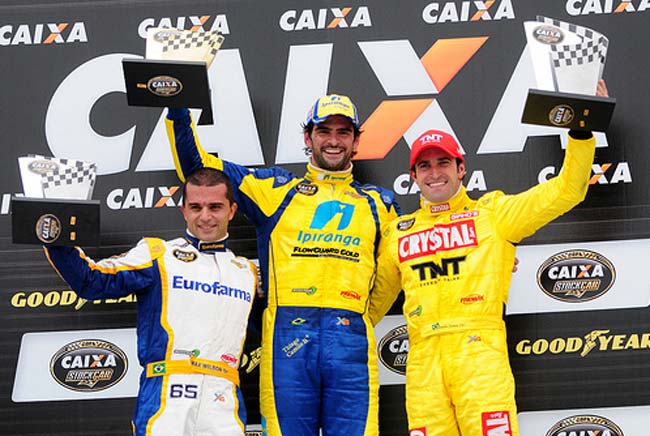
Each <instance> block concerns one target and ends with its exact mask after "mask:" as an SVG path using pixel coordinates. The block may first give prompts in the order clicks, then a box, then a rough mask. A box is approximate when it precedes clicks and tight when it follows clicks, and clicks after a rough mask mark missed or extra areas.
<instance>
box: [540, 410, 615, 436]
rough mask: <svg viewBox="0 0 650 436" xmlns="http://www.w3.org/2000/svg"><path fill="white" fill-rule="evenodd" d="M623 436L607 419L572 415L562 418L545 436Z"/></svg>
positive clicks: (595, 416)
mask: <svg viewBox="0 0 650 436" xmlns="http://www.w3.org/2000/svg"><path fill="white" fill-rule="evenodd" d="M583 434H584V435H602V436H623V432H622V431H621V429H620V428H619V427H618V426H617V425H616V424H614V423H613V422H612V421H610V420H609V419H607V418H603V417H602V416H597V415H574V416H570V417H568V418H564V419H563V420H561V421H560V422H558V423H557V424H555V425H554V426H553V427H551V429H550V430H549V431H548V432H547V433H546V436H569V435H583Z"/></svg>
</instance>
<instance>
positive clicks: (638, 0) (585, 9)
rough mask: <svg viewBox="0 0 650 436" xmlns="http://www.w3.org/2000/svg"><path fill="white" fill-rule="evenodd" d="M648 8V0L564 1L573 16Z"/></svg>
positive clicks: (617, 12) (568, 12) (636, 10)
mask: <svg viewBox="0 0 650 436" xmlns="http://www.w3.org/2000/svg"><path fill="white" fill-rule="evenodd" d="M635 4H636V5H637V6H636V7H635V6H634V5H635ZM649 8H650V1H648V0H635V1H631V0H567V2H566V12H567V14H569V15H573V16H576V15H589V14H596V15H602V14H620V13H621V12H643V11H645V10H646V9H649Z"/></svg>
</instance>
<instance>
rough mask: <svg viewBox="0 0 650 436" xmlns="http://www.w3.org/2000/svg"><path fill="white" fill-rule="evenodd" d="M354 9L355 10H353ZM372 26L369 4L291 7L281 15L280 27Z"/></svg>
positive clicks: (291, 29)
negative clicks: (358, 5) (316, 7)
mask: <svg viewBox="0 0 650 436" xmlns="http://www.w3.org/2000/svg"><path fill="white" fill-rule="evenodd" d="M353 11H354V12H353ZM355 27H372V21H371V19H370V11H369V10H368V7H367V6H360V7H358V8H356V9H355V8H351V7H344V8H330V9H318V10H313V9H303V10H302V11H297V10H295V9H291V10H288V11H285V12H284V13H283V14H282V15H281V16H280V28H281V29H282V30H284V31H285V32H293V31H298V30H316V29H345V28H355Z"/></svg>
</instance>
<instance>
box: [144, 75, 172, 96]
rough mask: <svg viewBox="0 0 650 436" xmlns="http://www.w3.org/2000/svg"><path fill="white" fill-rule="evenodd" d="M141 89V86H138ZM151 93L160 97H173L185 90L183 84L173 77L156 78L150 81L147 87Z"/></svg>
mask: <svg viewBox="0 0 650 436" xmlns="http://www.w3.org/2000/svg"><path fill="white" fill-rule="evenodd" d="M138 87H141V84H138ZM146 87H147V89H148V90H149V92H151V93H152V94H155V95H157V96H159V97H173V96H175V95H178V94H180V93H181V91H182V90H183V83H182V82H181V81H180V80H178V79H177V78H175V77H172V76H156V77H152V78H151V79H149V81H148V82H147V85H146Z"/></svg>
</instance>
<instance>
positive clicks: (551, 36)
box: [533, 25, 564, 44]
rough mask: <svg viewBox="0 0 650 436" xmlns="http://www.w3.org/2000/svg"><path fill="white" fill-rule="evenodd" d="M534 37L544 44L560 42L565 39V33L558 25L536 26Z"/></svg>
mask: <svg viewBox="0 0 650 436" xmlns="http://www.w3.org/2000/svg"><path fill="white" fill-rule="evenodd" d="M533 37H534V38H535V39H536V40H537V41H539V42H541V43H542V44H559V43H560V42H562V40H563V39H564V34H563V33H562V29H560V28H558V27H554V26H548V25H545V26H539V27H536V28H535V30H533Z"/></svg>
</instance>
